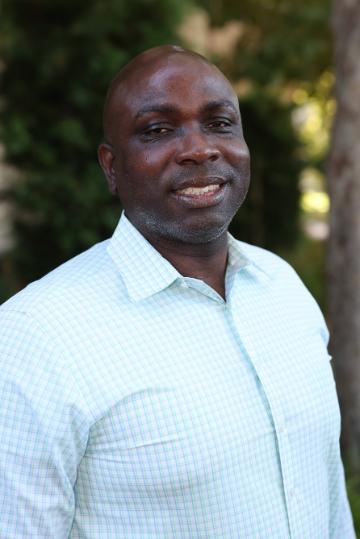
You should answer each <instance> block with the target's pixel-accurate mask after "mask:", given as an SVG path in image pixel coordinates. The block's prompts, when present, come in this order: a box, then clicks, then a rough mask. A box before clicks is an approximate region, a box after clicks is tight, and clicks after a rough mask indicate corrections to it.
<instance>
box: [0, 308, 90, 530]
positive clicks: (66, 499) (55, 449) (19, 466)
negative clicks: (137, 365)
mask: <svg viewBox="0 0 360 539" xmlns="http://www.w3.org/2000/svg"><path fill="white" fill-rule="evenodd" d="M0 402H1V412H0V530H1V532H0V536H1V537H9V538H10V537H11V539H17V538H21V539H25V538H30V537H36V538H37V539H41V538H46V539H51V538H65V537H68V536H69V532H70V529H71V526H72V522H73V518H74V510H75V500H74V489H73V487H74V484H75V480H76V473H77V468H78V464H79V462H80V460H81V458H82V456H83V454H84V452H85V449H86V443H87V437H88V421H87V419H86V417H85V414H84V413H83V412H82V410H83V407H82V404H83V403H82V399H81V395H80V394H79V390H78V388H77V387H76V384H75V382H74V380H73V379H72V378H71V376H70V374H69V367H68V365H64V361H63V360H62V357H61V355H60V352H59V350H58V347H57V345H56V342H55V341H54V339H52V338H50V337H49V336H47V335H46V334H45V333H44V332H43V330H42V329H41V327H40V326H39V325H38V324H37V323H36V322H34V321H33V320H31V319H30V318H29V317H28V316H27V315H26V314H23V313H16V312H7V311H5V312H4V310H2V311H0Z"/></svg>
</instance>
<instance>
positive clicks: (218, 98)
mask: <svg viewBox="0 0 360 539" xmlns="http://www.w3.org/2000/svg"><path fill="white" fill-rule="evenodd" d="M119 90H120V91H119V92H118V93H117V94H116V96H115V98H114V99H113V101H114V103H113V104H112V109H111V111H112V114H113V116H112V121H111V131H110V132H111V135H110V140H109V142H110V144H111V151H110V150H108V151H110V153H109V154H108V155H107V160H106V159H105V160H104V159H103V160H102V165H103V168H104V169H107V170H105V172H106V175H107V178H108V181H109V184H110V187H111V188H112V190H113V191H115V190H116V191H117V192H118V194H119V196H120V199H121V201H122V203H123V207H124V209H125V213H126V215H127V217H128V218H129V219H130V221H131V222H132V223H133V224H134V225H135V226H136V227H137V228H138V230H139V231H140V232H141V233H142V234H143V235H144V236H145V237H146V238H147V239H148V240H149V241H150V242H155V243H156V241H157V240H161V238H163V239H166V240H170V241H173V242H175V243H176V242H182V243H204V242H208V241H211V240H213V239H216V238H218V237H219V236H221V235H222V234H223V233H224V232H225V231H226V230H227V227H228V225H229V223H230V221H231V219H232V218H233V216H234V214H235V212H236V211H237V209H238V208H239V206H240V205H241V204H242V202H243V200H244V198H245V195H246V192H247V189H248V185H249V162H250V159H249V152H248V148H247V146H246V143H245V140H244V138H243V134H242V128H241V120H240V114H239V109H238V101H237V98H236V96H235V94H234V92H233V90H232V88H231V86H230V84H229V83H228V81H227V80H226V79H225V78H224V77H223V76H222V75H221V74H220V72H218V71H217V70H216V69H215V68H214V67H213V66H211V65H209V64H207V63H206V62H203V61H201V60H198V59H197V58H193V57H189V56H186V55H182V54H181V55H180V54H178V55H173V56H170V57H167V58H165V59H163V60H161V61H158V62H156V63H155V65H154V63H153V64H150V65H149V66H146V65H145V66H144V67H143V68H142V69H141V70H138V71H137V72H136V74H135V75H134V74H133V75H132V76H130V79H129V80H128V81H126V83H125V84H123V85H122V87H121V88H120V89H119ZM103 151H104V152H106V150H103ZM100 156H101V150H100ZM100 159H101V157H100ZM104 162H105V163H106V164H105V166H104Z"/></svg>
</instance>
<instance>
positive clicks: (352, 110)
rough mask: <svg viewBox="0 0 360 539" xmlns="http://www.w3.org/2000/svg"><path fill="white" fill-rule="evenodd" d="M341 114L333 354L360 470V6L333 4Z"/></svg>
mask: <svg viewBox="0 0 360 539" xmlns="http://www.w3.org/2000/svg"><path fill="white" fill-rule="evenodd" d="M333 31H334V38H335V71H336V100H337V111H336V115H335V121H334V126H333V133H332V143H331V149H330V155H329V161H328V171H327V172H328V185H329V194H330V201H331V209H330V237H329V243H328V256H327V275H328V293H329V322H330V331H331V341H330V350H331V353H332V355H333V357H334V369H335V376H336V381H337V387H338V392H339V398H340V405H341V408H342V443H343V449H344V451H345V456H346V458H347V459H348V460H349V462H350V463H351V466H352V467H353V468H354V469H357V470H360V2H359V0H333Z"/></svg>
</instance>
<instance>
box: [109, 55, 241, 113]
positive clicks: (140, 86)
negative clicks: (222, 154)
mask: <svg viewBox="0 0 360 539" xmlns="http://www.w3.org/2000/svg"><path fill="white" fill-rule="evenodd" d="M220 100H224V101H225V100H226V101H231V102H232V103H233V104H234V106H235V107H236V108H237V107H238V100H237V97H236V95H235V93H234V91H233V89H232V87H231V85H230V83H229V81H228V80H227V79H226V78H225V77H224V76H223V74H222V73H221V72H220V71H219V70H218V69H217V68H215V66H213V65H211V64H209V63H207V62H206V61H203V60H201V59H198V58H193V57H191V56H186V55H181V54H179V55H173V56H170V57H167V58H164V59H162V60H160V61H157V62H153V63H148V64H146V63H143V64H142V65H140V66H138V67H137V68H136V69H134V70H133V71H132V72H131V73H130V74H129V75H128V77H127V78H125V79H124V80H122V81H121V82H120V83H119V85H118V88H117V91H116V92H115V93H114V96H113V100H112V101H113V104H112V105H113V106H112V107H111V108H112V112H113V114H118V113H122V114H125V115H126V116H127V117H128V118H129V119H130V117H136V114H137V113H138V111H139V110H140V109H142V108H143V107H144V106H145V107H146V106H151V105H152V104H154V103H155V104H170V105H173V106H175V107H176V108H177V109H179V110H184V111H185V110H197V109H200V108H201V107H203V106H204V105H206V103H207V102H210V101H220Z"/></svg>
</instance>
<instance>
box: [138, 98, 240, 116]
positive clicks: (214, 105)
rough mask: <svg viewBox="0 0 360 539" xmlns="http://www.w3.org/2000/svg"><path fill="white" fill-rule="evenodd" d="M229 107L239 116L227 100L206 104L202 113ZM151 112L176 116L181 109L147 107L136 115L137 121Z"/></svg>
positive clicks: (169, 106)
mask: <svg viewBox="0 0 360 539" xmlns="http://www.w3.org/2000/svg"><path fill="white" fill-rule="evenodd" d="M224 107H228V108H231V109H232V110H233V111H234V112H235V113H236V114H238V110H237V109H236V107H235V106H234V104H233V103H232V102H231V101H229V100H227V99H225V100H219V101H209V102H208V103H206V104H205V105H204V106H203V107H201V109H200V111H201V112H203V113H204V112H211V111H213V110H216V109H220V108H224ZM149 112H162V113H164V114H176V113H177V112H179V109H178V108H177V107H174V106H173V105H167V104H156V103H155V104H154V105H149V106H147V107H142V108H141V109H140V110H138V111H137V113H136V115H135V119H136V120H137V119H138V118H140V117H141V116H144V115H145V114H148V113H149Z"/></svg>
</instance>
